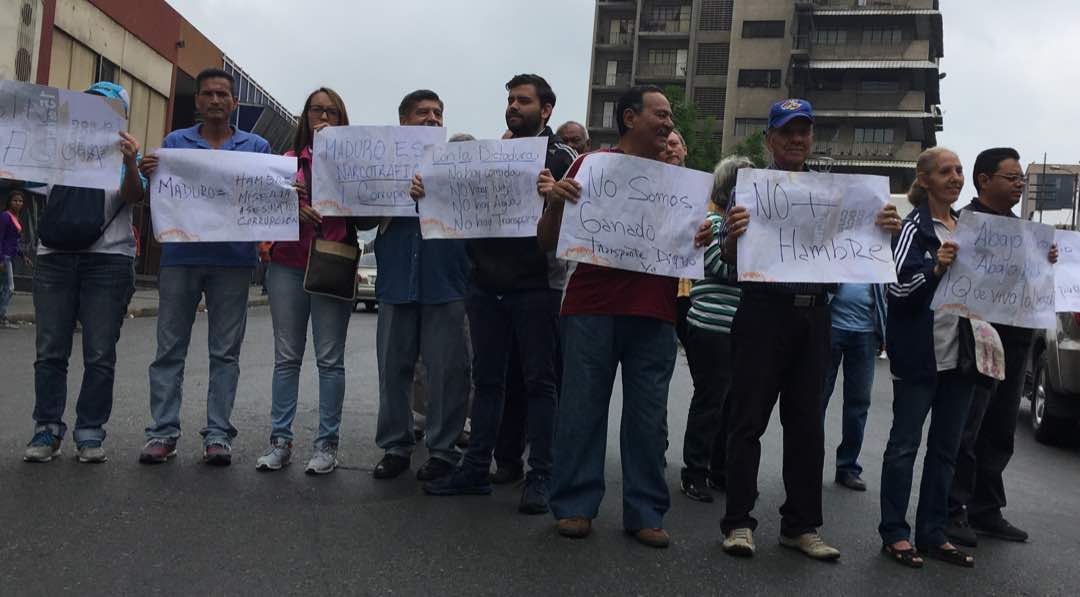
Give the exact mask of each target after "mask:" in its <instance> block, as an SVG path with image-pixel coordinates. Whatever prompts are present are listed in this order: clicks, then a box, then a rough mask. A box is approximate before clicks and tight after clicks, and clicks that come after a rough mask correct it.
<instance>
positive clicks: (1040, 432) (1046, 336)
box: [1027, 313, 1080, 444]
mask: <svg viewBox="0 0 1080 597" xmlns="http://www.w3.org/2000/svg"><path fill="white" fill-rule="evenodd" d="M1030 371H1031V377H1030V380H1029V381H1030V383H1029V384H1028V386H1027V397H1028V398H1029V399H1030V400H1031V427H1032V429H1033V430H1034V431H1035V439H1036V440H1038V441H1039V442H1041V443H1046V444H1056V443H1062V442H1066V441H1069V440H1071V439H1073V438H1075V437H1076V435H1077V433H1078V431H1080V429H1078V428H1077V423H1078V422H1080V313H1058V314H1057V327H1056V329H1053V330H1045V331H1044V332H1042V333H1039V334H1036V336H1035V345H1034V347H1033V349H1032V352H1031V369H1030Z"/></svg>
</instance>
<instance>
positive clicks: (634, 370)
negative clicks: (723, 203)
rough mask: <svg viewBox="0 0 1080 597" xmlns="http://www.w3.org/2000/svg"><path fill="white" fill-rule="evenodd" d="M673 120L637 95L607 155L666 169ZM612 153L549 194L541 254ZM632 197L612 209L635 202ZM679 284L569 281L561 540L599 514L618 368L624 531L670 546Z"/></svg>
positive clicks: (641, 90)
mask: <svg viewBox="0 0 1080 597" xmlns="http://www.w3.org/2000/svg"><path fill="white" fill-rule="evenodd" d="M671 118H672V113H671V104H670V103H669V102H668V99H667V98H666V97H665V96H664V93H663V91H662V90H661V89H660V88H659V87H655V86H651V85H644V86H636V87H633V88H631V89H630V90H629V91H627V92H626V93H624V94H623V95H622V97H620V98H619V101H618V104H617V106H616V122H617V124H618V129H619V144H618V146H617V147H615V148H613V149H612V150H610V152H611V153H615V154H626V155H629V156H637V157H638V158H640V159H638V160H635V162H643V161H644V160H660V159H661V157H662V155H663V153H664V151H665V149H666V142H667V137H668V135H669V134H671V130H672V127H673V123H672V120H671ZM611 153H609V152H594V153H591V154H589V155H587V156H583V157H579V158H578V159H577V160H576V161H575V162H574V165H573V166H571V168H570V170H569V171H568V172H567V175H566V176H565V177H563V179H562V180H560V181H558V182H557V183H554V184H552V185H550V190H548V191H547V192H546V196H547V207H546V209H545V210H544V215H543V217H542V218H541V219H540V224H539V226H538V230H537V236H538V238H539V240H540V244H541V246H542V247H544V248H545V249H547V250H551V249H554V248H555V247H556V246H558V245H559V237H560V229H561V227H562V224H563V222H562V220H563V210H564V205H565V202H566V201H570V202H571V203H575V202H577V201H578V200H579V199H583V197H582V184H581V183H580V182H578V181H577V180H574V176H575V175H576V174H577V173H578V170H579V169H580V168H581V165H582V163H583V162H584V161H587V160H589V159H592V158H594V157H596V156H605V155H608V156H610V155H611ZM664 167H667V166H664ZM629 196H630V195H629V194H624V195H622V196H618V195H617V196H616V197H615V198H612V199H613V200H617V201H627V202H629V201H630V199H628V197H629ZM695 200H700V201H702V202H703V201H704V200H705V197H698V198H695ZM702 215H704V214H702ZM683 234H684V235H685V236H686V238H687V239H689V238H690V237H693V241H692V244H693V245H694V246H696V247H699V248H700V247H704V246H705V245H707V244H708V243H709V241H711V240H712V236H713V230H712V223H711V222H709V221H704V222H701V223H700V225H694V226H693V227H690V228H687V229H685V230H684V232H683ZM676 282H677V279H676V278H673V277H667V276H658V275H655V274H648V273H644V272H642V271H630V270H627V269H615V268H613V267H603V266H600V265H593V264H591V263H580V264H578V266H577V268H576V269H575V270H574V272H573V274H572V275H571V277H570V281H569V283H568V284H567V287H566V294H565V297H564V299H563V305H562V322H561V326H562V333H563V384H562V392H561V394H560V398H559V400H560V402H559V411H558V415H557V419H556V425H555V429H556V436H555V463H554V476H553V478H552V490H551V499H550V504H551V510H552V513H554V515H555V518H556V519H558V531H559V533H560V534H561V535H563V536H567V537H584V536H586V535H588V534H589V532H590V531H591V529H592V519H593V518H596V515H597V514H598V512H599V508H600V502H601V501H602V500H603V497H604V460H605V455H604V452H605V446H606V444H607V439H606V438H607V421H608V405H609V402H610V400H611V389H612V385H613V383H614V381H615V372H616V368H618V367H619V366H620V364H621V365H622V375H623V384H622V387H623V415H622V447H621V451H622V461H623V483H624V485H623V528H624V529H625V530H626V531H627V532H628V533H631V534H633V535H634V536H635V538H636V539H637V540H638V541H640V542H641V543H644V544H646V545H649V546H652V547H667V545H668V544H669V543H670V537H669V536H668V533H667V532H666V531H665V530H664V528H663V523H664V514H665V513H666V512H667V510H668V508H669V506H670V503H671V498H670V495H669V493H668V487H667V483H666V482H665V481H664V450H665V445H666V441H667V438H666V434H665V429H666V425H665V419H666V418H667V397H668V384H669V383H670V381H671V375H672V372H673V371H674V367H675V350H676V349H675V329H674V324H675V312H676V309H675V291H676V288H675V286H676Z"/></svg>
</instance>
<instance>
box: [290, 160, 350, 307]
mask: <svg viewBox="0 0 1080 597" xmlns="http://www.w3.org/2000/svg"><path fill="white" fill-rule="evenodd" d="M303 169H304V170H303V171H304V184H306V185H307V186H308V189H309V191H308V192H309V193H310V189H311V166H309V165H308V164H307V163H304V165H303ZM346 229H347V232H346V234H345V242H337V241H333V240H327V239H325V238H323V237H322V227H320V226H316V227H315V238H313V239H311V245H310V246H309V247H308V262H307V268H305V270H304V290H305V291H307V292H308V293H309V294H318V295H322V296H328V297H330V298H336V299H340V300H343V301H350V302H351V301H354V300H356V266H357V265H358V264H359V263H360V247H359V246H358V245H357V243H356V226H355V225H354V224H353V222H352V221H351V220H350V221H348V223H347V224H346Z"/></svg>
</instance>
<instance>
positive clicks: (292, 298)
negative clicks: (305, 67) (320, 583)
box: [255, 87, 356, 475]
mask: <svg viewBox="0 0 1080 597" xmlns="http://www.w3.org/2000/svg"><path fill="white" fill-rule="evenodd" d="M348 124H349V115H348V113H347V112H346V111H345V103H344V102H343V101H342V100H341V97H340V96H339V95H338V94H337V93H335V92H334V91H333V90H332V89H328V88H326V87H320V88H318V89H316V90H315V91H313V92H312V93H311V94H310V95H308V98H307V100H306V101H305V102H304V109H303V111H302V112H301V113H300V126H298V127H296V134H295V135H294V136H293V144H292V149H290V150H289V151H288V152H286V154H285V155H287V156H295V157H296V158H297V159H298V162H299V163H298V166H297V170H296V180H297V190H298V191H299V193H300V225H299V229H300V239H299V240H298V241H286V242H276V243H274V244H273V245H271V247H270V270H269V272H268V273H267V282H266V286H267V290H268V292H269V295H270V317H271V320H272V322H273V325H274V383H273V385H272V386H271V396H270V400H271V406H270V419H271V429H270V447H269V448H268V449H267V450H266V452H265V453H264V454H263V455H262V456H261V457H259V459H258V461H257V462H256V463H255V468H256V469H257V470H264V471H274V470H278V469H280V468H281V467H283V466H285V465H286V464H288V463H289V460H290V458H291V457H292V443H293V432H292V423H293V418H294V417H295V416H296V402H297V395H298V393H299V383H300V365H301V363H302V362H303V359H304V347H305V345H306V344H307V330H308V320H309V319H310V321H311V335H312V341H313V346H314V348H315V364H316V366H317V367H318V369H319V432H318V435H317V436H316V438H315V449H314V454H313V455H312V457H311V460H309V461H308V464H307V467H306V468H305V469H304V472H306V473H309V474H319V475H321V474H326V473H330V472H333V471H334V469H335V468H336V467H337V463H338V459H337V448H338V429H339V428H340V427H341V409H342V405H343V404H344V401H345V338H346V334H347V332H348V330H349V317H350V316H351V315H352V301H346V300H341V299H338V298H333V297H330V296H325V295H320V294H309V293H308V292H307V291H305V290H304V273H305V268H306V267H307V265H308V256H309V255H308V253H309V251H310V249H311V245H312V243H313V242H314V240H315V239H316V238H318V239H325V240H328V241H332V242H337V243H347V244H350V245H352V246H354V247H355V246H356V223H355V222H354V221H350V219H348V218H338V217H325V218H324V217H322V216H321V215H320V214H319V212H318V210H316V209H314V208H313V207H312V206H311V195H310V192H309V191H310V188H311V155H312V154H311V144H312V139H314V137H315V134H316V133H317V132H319V131H321V130H323V129H325V128H326V127H330V126H345V125H348Z"/></svg>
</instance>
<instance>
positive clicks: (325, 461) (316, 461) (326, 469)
mask: <svg viewBox="0 0 1080 597" xmlns="http://www.w3.org/2000/svg"><path fill="white" fill-rule="evenodd" d="M337 465H338V461H337V446H335V445H332V444H327V445H323V446H319V447H318V448H316V449H315V453H314V454H312V456H311V460H309V461H308V463H307V468H305V469H304V472H305V473H307V474H309V475H325V474H328V473H332V472H334V469H335V468H337Z"/></svg>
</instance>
